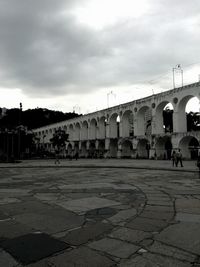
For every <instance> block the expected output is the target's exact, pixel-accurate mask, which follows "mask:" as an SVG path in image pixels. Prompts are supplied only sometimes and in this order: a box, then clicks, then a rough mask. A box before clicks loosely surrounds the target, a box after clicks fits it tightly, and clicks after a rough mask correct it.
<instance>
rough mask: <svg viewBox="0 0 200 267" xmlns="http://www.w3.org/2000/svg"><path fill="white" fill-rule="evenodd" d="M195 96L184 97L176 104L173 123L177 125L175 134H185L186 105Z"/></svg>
mask: <svg viewBox="0 0 200 267" xmlns="http://www.w3.org/2000/svg"><path fill="white" fill-rule="evenodd" d="M193 97H195V95H186V96H184V97H182V99H181V100H180V101H179V103H178V108H177V117H176V118H175V121H174V123H176V125H177V132H187V119H186V111H185V109H186V105H187V103H188V101H189V100H190V99H191V98H193Z"/></svg>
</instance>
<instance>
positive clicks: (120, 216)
mask: <svg viewBox="0 0 200 267" xmlns="http://www.w3.org/2000/svg"><path fill="white" fill-rule="evenodd" d="M136 214H137V210H136V209H134V208H133V209H128V210H122V211H120V212H118V213H117V214H115V215H114V216H112V217H110V218H108V221H110V222H111V223H113V224H118V223H120V222H124V221H126V220H127V219H130V218H132V217H134V216H135V215H136Z"/></svg>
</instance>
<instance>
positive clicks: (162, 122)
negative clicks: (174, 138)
mask: <svg viewBox="0 0 200 267" xmlns="http://www.w3.org/2000/svg"><path fill="white" fill-rule="evenodd" d="M173 112H174V108H173V105H172V104H171V103H170V102H168V101H163V102H162V103H160V104H159V105H158V106H157V108H156V114H155V125H156V131H155V133H156V134H162V133H172V132H173Z"/></svg>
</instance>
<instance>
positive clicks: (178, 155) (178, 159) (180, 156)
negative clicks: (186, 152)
mask: <svg viewBox="0 0 200 267" xmlns="http://www.w3.org/2000/svg"><path fill="white" fill-rule="evenodd" d="M179 162H180V165H181V167H183V162H182V153H181V150H180V148H179V150H178V151H177V153H176V167H178V163H179Z"/></svg>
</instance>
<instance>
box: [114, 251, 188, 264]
mask: <svg viewBox="0 0 200 267" xmlns="http://www.w3.org/2000/svg"><path fill="white" fill-rule="evenodd" d="M118 267H192V264H190V263H186V262H183V261H179V260H176V259H172V258H170V257H164V256H161V255H155V254H150V253H146V254H144V255H143V256H137V257H135V258H131V259H130V260H124V261H121V263H120V264H119V265H118Z"/></svg>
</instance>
